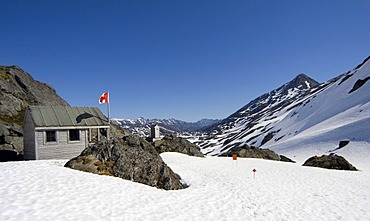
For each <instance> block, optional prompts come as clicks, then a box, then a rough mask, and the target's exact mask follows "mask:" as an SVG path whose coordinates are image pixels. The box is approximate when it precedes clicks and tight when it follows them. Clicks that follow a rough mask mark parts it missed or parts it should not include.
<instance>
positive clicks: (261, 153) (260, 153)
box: [220, 145, 294, 162]
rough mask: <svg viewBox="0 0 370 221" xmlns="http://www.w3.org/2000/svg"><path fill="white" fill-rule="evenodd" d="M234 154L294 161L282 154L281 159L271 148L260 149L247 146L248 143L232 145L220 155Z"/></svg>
mask: <svg viewBox="0 0 370 221" xmlns="http://www.w3.org/2000/svg"><path fill="white" fill-rule="evenodd" d="M234 154H236V155H237V156H238V157H244V158H262V159H266V160H276V161H284V162H294V161H293V160H291V159H289V158H288V157H284V156H283V159H282V158H281V156H279V155H278V154H276V153H275V152H274V151H272V150H269V149H262V148H257V147H249V146H248V145H243V146H241V147H234V148H232V149H230V150H229V151H227V152H226V153H223V154H222V155H220V156H222V157H231V156H233V155H234Z"/></svg>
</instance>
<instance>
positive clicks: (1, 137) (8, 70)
mask: <svg viewBox="0 0 370 221" xmlns="http://www.w3.org/2000/svg"><path fill="white" fill-rule="evenodd" d="M0 89H1V90H0V150H9V151H15V152H17V153H22V152H23V138H22V136H23V131H22V126H23V118H24V114H25V110H26V107H27V106H29V105H63V106H68V103H67V102H66V101H65V100H63V99H62V98H61V97H60V96H59V95H58V94H57V93H56V91H55V90H54V88H52V87H51V86H49V85H48V84H45V83H42V82H39V81H36V80H34V79H33V78H32V76H31V75H29V74H28V73H27V72H25V71H23V70H22V69H21V68H19V67H16V66H0ZM1 156H2V155H1V154H0V158H2V157H1Z"/></svg>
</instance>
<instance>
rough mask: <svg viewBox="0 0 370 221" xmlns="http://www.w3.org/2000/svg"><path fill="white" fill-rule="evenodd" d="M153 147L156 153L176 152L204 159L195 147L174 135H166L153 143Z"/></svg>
mask: <svg viewBox="0 0 370 221" xmlns="http://www.w3.org/2000/svg"><path fill="white" fill-rule="evenodd" d="M154 147H155V149H156V150H157V152H158V153H164V152H178V153H183V154H187V155H189V156H196V157H204V155H203V153H202V152H200V148H199V147H198V146H197V145H195V144H193V143H191V142H189V141H188V140H186V139H184V138H181V137H176V136H174V135H166V136H164V137H163V138H162V139H161V140H157V141H155V142H154Z"/></svg>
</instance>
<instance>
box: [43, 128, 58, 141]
mask: <svg viewBox="0 0 370 221" xmlns="http://www.w3.org/2000/svg"><path fill="white" fill-rule="evenodd" d="M45 133H46V142H56V141H57V132H56V131H55V130H48V131H45Z"/></svg>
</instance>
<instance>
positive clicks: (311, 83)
mask: <svg viewBox="0 0 370 221" xmlns="http://www.w3.org/2000/svg"><path fill="white" fill-rule="evenodd" d="M319 84H320V83H319V82H317V81H315V80H314V79H312V78H310V77H309V76H307V75H306V74H303V73H301V74H299V75H297V77H295V78H294V79H293V80H292V81H291V82H289V86H290V87H297V88H299V87H303V88H304V89H309V88H314V87H316V86H318V85H319Z"/></svg>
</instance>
